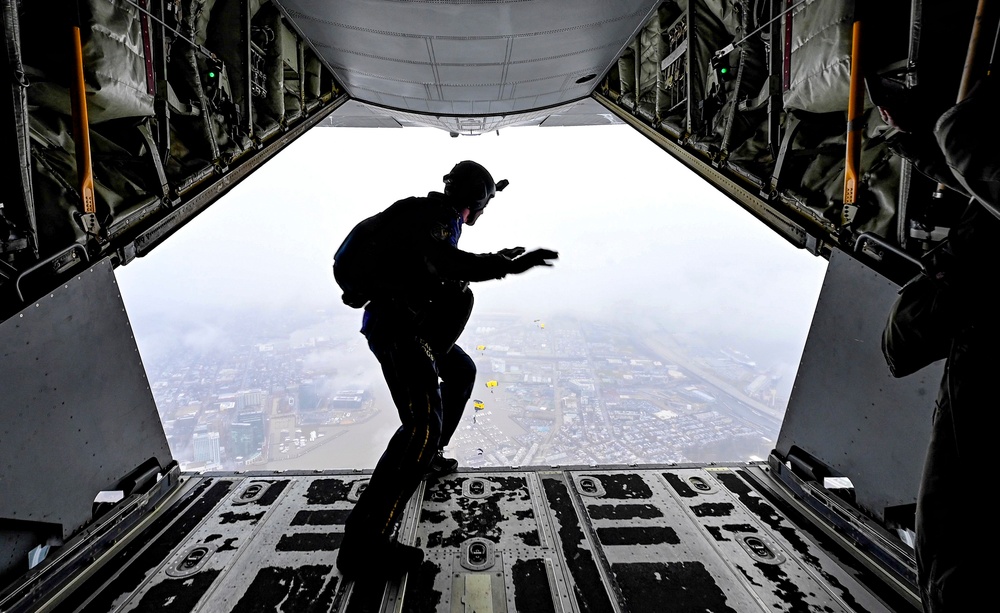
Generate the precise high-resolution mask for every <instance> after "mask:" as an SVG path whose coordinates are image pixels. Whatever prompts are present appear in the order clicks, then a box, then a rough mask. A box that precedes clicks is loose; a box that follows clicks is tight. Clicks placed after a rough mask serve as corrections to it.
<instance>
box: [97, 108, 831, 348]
mask: <svg viewBox="0 0 1000 613" xmlns="http://www.w3.org/2000/svg"><path fill="white" fill-rule="evenodd" d="M463 159H472V160H475V161H478V162H480V163H482V164H483V165H485V166H486V167H487V168H488V169H489V170H490V171H491V172H492V174H493V176H494V178H495V179H497V180H499V179H502V178H506V179H509V180H510V186H509V187H508V188H507V189H506V190H505V191H504V192H503V193H501V194H498V195H497V197H496V198H495V199H494V200H493V201H492V203H491V205H490V207H489V208H488V209H487V211H486V213H485V215H484V216H483V217H482V219H481V220H480V222H479V223H477V224H476V226H475V227H469V228H466V229H465V232H464V233H463V235H462V239H461V243H460V246H461V247H462V248H463V249H465V250H467V251H476V252H484V251H495V250H497V249H500V248H503V247H512V246H518V245H520V246H524V247H526V248H528V249H531V248H534V247H547V248H551V249H555V250H557V251H559V253H560V259H559V260H558V261H557V262H556V265H555V267H553V268H551V269H545V268H536V269H533V270H531V271H529V272H528V273H526V274H524V275H521V276H518V277H510V278H507V279H504V280H502V281H489V282H485V283H480V284H477V286H476V287H475V291H476V305H477V306H476V309H477V313H484V312H489V311H498V310H499V311H512V310H513V311H517V312H523V313H527V314H532V315H535V316H537V317H539V318H545V319H551V318H552V317H553V316H556V315H559V314H563V313H570V314H576V315H580V316H585V317H602V318H603V317H611V316H618V315H625V316H633V315H634V314H635V313H643V314H649V313H653V314H655V315H656V316H657V317H659V318H661V319H662V320H665V321H669V322H671V327H672V329H676V330H679V331H691V332H695V333H698V332H704V333H714V334H718V335H722V336H727V335H733V338H734V344H740V345H742V346H743V347H746V349H745V350H747V351H753V350H754V347H761V348H764V347H768V346H773V345H779V346H782V347H784V348H785V350H786V351H788V352H789V353H792V354H795V355H793V356H790V357H789V356H788V355H786V356H784V358H785V359H794V360H795V361H797V359H798V354H797V353H796V352H801V349H802V346H803V344H804V342H805V336H806V333H807V331H808V327H809V324H810V320H811V316H812V312H813V309H814V307H815V304H816V300H817V297H818V295H819V290H820V286H821V284H822V279H823V274H824V271H825V268H826V261H825V260H823V259H821V258H817V257H815V256H812V255H810V254H808V253H806V252H805V251H802V250H798V249H796V248H794V247H792V246H791V245H790V244H788V243H787V242H785V241H784V240H783V239H781V238H780V237H778V236H777V235H776V234H774V233H773V232H772V231H771V230H769V229H768V228H766V227H765V226H764V225H763V224H762V223H760V222H758V221H757V220H755V219H753V218H752V217H751V216H750V215H749V214H748V213H746V212H744V211H743V210H742V209H741V208H740V207H738V206H737V205H736V204H734V203H733V202H731V201H730V200H728V199H727V198H725V197H724V196H723V195H721V194H720V193H719V192H718V191H716V190H715V189H714V188H712V187H711V186H709V185H708V184H707V183H705V182H704V181H702V180H701V179H700V178H698V177H696V176H695V175H694V174H693V173H691V172H690V171H688V170H687V169H685V168H684V167H683V166H681V165H680V164H679V163H678V162H676V161H675V160H674V159H673V158H671V157H670V156H669V155H667V154H666V153H665V152H663V151H661V150H660V149H659V148H657V147H656V146H655V145H653V144H652V143H650V142H649V141H647V140H646V139H645V138H643V137H642V136H641V135H639V134H638V133H636V132H635V131H633V130H632V129H631V128H629V127H627V126H623V125H622V126H589V127H580V128H534V127H533V128H507V129H505V130H501V132H500V133H499V134H495V133H491V134H485V135H480V136H474V137H473V136H462V137H458V138H451V137H449V136H448V134H447V133H445V132H443V131H440V130H436V129H431V128H406V129H395V130H394V129H358V128H316V129H313V130H312V131H310V132H309V133H307V134H306V135H305V136H303V137H302V138H300V139H299V140H298V141H296V142H295V143H293V144H292V145H290V146H289V147H288V148H287V149H286V150H285V151H283V152H282V153H280V154H279V155H278V156H277V157H276V158H275V159H274V160H272V161H271V162H269V163H267V164H265V165H264V166H263V167H262V168H260V169H259V170H258V171H256V172H255V173H253V174H252V175H251V176H250V177H249V178H247V179H246V180H245V181H244V182H243V183H241V184H240V185H238V186H237V187H236V188H234V189H233V190H232V192H231V193H229V194H228V195H227V196H225V197H224V198H222V199H221V200H220V201H219V202H217V203H215V204H214V205H212V206H211V207H210V208H209V209H208V210H207V211H205V212H204V213H203V214H201V215H200V216H199V217H197V218H196V219H194V220H193V221H192V222H191V223H189V224H188V225H187V226H185V227H184V228H182V229H181V230H180V231H178V232H177V233H176V234H175V235H174V236H173V237H171V239H170V240H168V241H166V242H165V243H163V244H162V245H160V246H159V247H157V248H156V249H155V250H153V251H152V252H151V253H150V254H149V255H148V256H146V257H144V258H141V259H138V260H136V261H134V262H132V263H130V264H128V265H127V266H123V267H120V268H118V269H117V271H116V274H117V276H118V279H119V282H120V285H121V288H122V292H123V297H124V299H125V302H126V306H127V308H128V311H129V314H130V316H131V317H132V320H133V325H134V326H135V327H136V328H137V338H138V340H139V345H140V348H141V349H143V350H144V351H145V350H146V349H147V348H149V345H150V344H151V343H152V341H151V340H149V339H151V338H152V337H153V335H154V330H155V322H156V321H158V320H161V319H162V318H165V317H170V318H171V319H176V318H177V317H184V318H188V319H193V320H198V321H200V322H201V325H202V326H204V327H205V328H206V329H207V328H209V327H210V326H211V324H212V322H213V321H217V320H220V319H224V318H225V317H226V316H227V315H226V314H227V313H228V312H229V311H230V307H233V306H239V307H252V308H254V309H256V310H259V312H261V313H274V314H275V315H274V316H275V317H281V313H282V311H283V310H284V309H288V308H289V307H293V306H295V307H298V306H307V307H310V308H327V309H332V310H334V311H337V312H341V313H342V314H343V315H344V316H345V318H347V320H348V321H351V322H355V323H352V324H351V330H350V332H352V333H356V331H357V323H356V320H358V319H359V314H358V312H356V311H352V310H351V309H349V308H348V307H346V306H344V305H343V304H342V303H341V302H340V292H339V290H338V288H337V287H336V286H335V285H334V283H333V278H332V274H331V269H330V266H331V263H332V256H333V252H334V250H335V249H336V248H337V246H338V245H339V243H340V241H341V240H342V239H343V237H344V236H345V235H346V233H347V232H348V231H349V230H350V228H351V227H352V226H353V225H354V223H356V222H357V221H359V220H360V219H362V218H364V217H366V216H368V215H371V214H373V213H375V212H377V211H379V210H381V209H383V208H385V207H386V206H388V205H389V204H391V203H392V202H394V201H395V200H398V199H400V198H404V197H407V196H411V195H423V194H426V193H427V192H428V191H432V190H441V189H442V181H441V179H442V177H443V175H444V174H445V173H447V172H448V170H449V169H450V168H451V166H452V165H454V164H455V163H456V162H458V161H460V160H463ZM789 348H790V349H789Z"/></svg>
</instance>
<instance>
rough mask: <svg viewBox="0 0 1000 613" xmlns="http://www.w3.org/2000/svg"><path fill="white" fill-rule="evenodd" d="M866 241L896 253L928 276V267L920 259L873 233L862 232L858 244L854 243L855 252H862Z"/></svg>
mask: <svg viewBox="0 0 1000 613" xmlns="http://www.w3.org/2000/svg"><path fill="white" fill-rule="evenodd" d="M866 240H868V241H871V242H873V243H875V244H877V245H879V246H880V247H882V248H883V249H886V250H888V251H891V252H893V253H895V254H896V255H898V256H899V257H901V258H903V259H904V260H906V261H908V262H912V263H913V264H914V265H915V266H917V267H918V268H920V272H922V273H923V274H925V275H926V274H928V271H927V265H926V264H924V263H923V261H921V260H920V259H918V258H915V257H913V256H912V255H910V254H909V253H906V252H905V251H903V250H902V249H900V248H899V247H896V246H895V245H892V244H890V243H888V242H886V240H885V239H884V238H882V237H881V236H879V235H878V234H873V233H871V232H862V233H861V234H859V235H858V240H857V242H855V243H854V250H855V251H858V250H860V249H861V245H862V244H863V243H864V242H865V241H866Z"/></svg>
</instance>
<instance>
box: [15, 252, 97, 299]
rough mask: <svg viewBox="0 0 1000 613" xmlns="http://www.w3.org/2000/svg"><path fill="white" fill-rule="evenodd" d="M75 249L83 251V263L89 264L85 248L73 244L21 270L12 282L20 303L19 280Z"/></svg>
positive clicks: (22, 296)
mask: <svg viewBox="0 0 1000 613" xmlns="http://www.w3.org/2000/svg"><path fill="white" fill-rule="evenodd" d="M75 249H80V250H81V251H83V261H84V262H90V255H89V254H88V253H87V248H86V247H84V246H83V245H81V244H80V243H73V244H72V245H70V246H69V247H67V248H65V249H63V250H62V251H60V252H59V253H56V254H53V255H50V256H49V257H47V258H45V259H44V260H42V261H41V262H39V263H37V264H35V265H34V266H32V267H31V268H27V269H25V270H23V271H22V272H21V274H19V275H17V279H15V280H14V290H15V291H17V297H18V298H19V299H20V300H21V302H24V295H23V294H21V279H23V278H24V277H26V276H27V275H29V274H30V273H33V272H35V271H36V270H38V269H39V268H41V267H43V266H45V265H47V264H51V263H52V262H54V261H55V260H58V259H59V258H61V257H62V256H64V255H66V254H67V253H70V252H71V251H73V250H75Z"/></svg>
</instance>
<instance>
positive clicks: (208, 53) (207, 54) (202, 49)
mask: <svg viewBox="0 0 1000 613" xmlns="http://www.w3.org/2000/svg"><path fill="white" fill-rule="evenodd" d="M122 1H123V2H125V3H126V4H131V5H132V6H134V7H135V8H137V9H139V10H140V11H141V12H143V13H145V14H146V15H148V16H149V18H150V19H152V20H153V21H155V22H156V23H158V24H160V25H161V26H163V27H164V28H166V29H167V30H170V31H171V32H173V33H174V34H176V35H177V37H178V38H180V39H182V40H183V41H184V42H186V43H188V44H190V45H191V46H192V47H194V48H195V49H197V50H198V51H200V52H201V53H202V55H204V56H205V57H207V58H208V59H210V60H214V61H218V59H219V58H218V57H216V55H215V54H214V53H212V52H211V51H209V50H208V49H206V48H205V47H204V46H203V45H199V44H198V43H196V42H194V41H193V40H191V39H190V38H188V37H187V36H184V35H183V34H181V33H180V32H179V31H177V30H175V29H174V28H171V27H170V26H168V25H167V24H166V22H164V21H163V20H161V19H160V18H159V17H157V16H156V15H154V14H153V13H151V12H150V11H148V10H146V9H144V8H142V7H141V6H139V5H138V4H136V3H135V2H132V0H122ZM803 1H805V0H803ZM108 2H109V3H111V4H114V0H108Z"/></svg>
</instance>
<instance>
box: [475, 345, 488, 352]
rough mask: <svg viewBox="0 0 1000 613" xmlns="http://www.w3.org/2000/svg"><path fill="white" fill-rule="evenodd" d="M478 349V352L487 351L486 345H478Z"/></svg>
mask: <svg viewBox="0 0 1000 613" xmlns="http://www.w3.org/2000/svg"><path fill="white" fill-rule="evenodd" d="M476 349H477V350H478V351H483V350H485V349H486V345H476Z"/></svg>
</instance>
